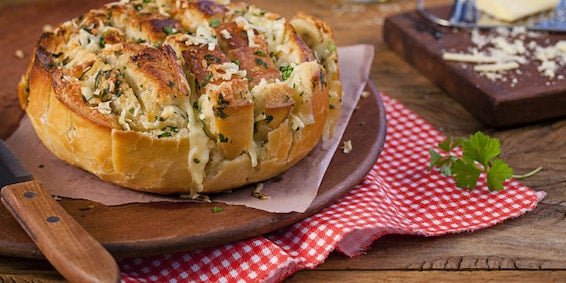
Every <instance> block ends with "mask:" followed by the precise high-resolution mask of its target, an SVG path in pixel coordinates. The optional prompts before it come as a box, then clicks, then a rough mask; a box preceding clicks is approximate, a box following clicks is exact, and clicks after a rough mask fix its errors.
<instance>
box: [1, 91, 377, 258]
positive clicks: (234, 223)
mask: <svg viewBox="0 0 566 283" xmlns="http://www.w3.org/2000/svg"><path fill="white" fill-rule="evenodd" d="M367 90H368V91H369V92H370V93H371V94H372V95H370V96H369V97H368V98H366V99H363V100H362V102H363V103H360V106H359V108H358V109H357V110H356V111H355V112H354V114H353V116H352V118H351V120H350V123H349V124H348V127H347V128H346V132H345V133H344V139H351V140H352V141H353V142H354V143H355V148H354V150H353V151H351V152H350V153H349V154H345V153H343V152H342V151H341V150H340V149H337V152H336V153H335V155H334V157H333V159H332V161H331V163H330V166H329V168H328V170H327V172H326V175H325V177H324V179H323V180H322V184H321V186H320V189H319V191H318V195H317V196H316V198H315V200H314V201H313V203H312V204H311V206H310V207H309V208H308V209H307V211H305V212H304V213H296V212H294V213H269V212H266V211H262V210H257V209H252V208H248V207H245V206H236V205H225V204H219V203H209V204H201V203H171V202H160V203H150V204H128V205H121V206H104V205H101V204H98V203H94V202H91V201H86V200H71V199H63V200H61V201H60V203H61V205H62V206H63V207H64V208H65V210H66V211H67V212H69V214H71V216H73V218H75V219H76V220H77V221H78V222H79V223H80V224H81V226H83V227H84V228H85V229H86V230H87V231H88V232H89V233H90V234H91V235H92V236H93V237H94V238H95V239H97V240H98V241H100V242H101V243H102V244H103V246H104V247H106V248H107V249H108V251H109V252H110V253H112V254H113V255H114V256H117V257H128V256H140V255H154V254H163V253H167V252H176V251H187V250H193V249H199V248H207V247H214V246H218V245H221V244H226V243H230V242H234V241H237V240H242V239H245V238H249V237H254V236H257V235H260V234H264V233H268V232H271V231H273V230H276V229H279V228H282V227H284V226H287V225H290V224H293V223H295V222H298V221H300V220H302V219H304V218H306V217H308V216H311V215H313V214H315V213H316V212H318V211H320V210H321V209H323V208H325V207H327V206H328V205H330V204H331V203H333V202H335V201H336V200H338V199H339V198H340V197H342V196H343V195H345V194H346V193H348V192H349V191H350V190H351V189H352V188H353V187H354V186H356V185H357V184H358V183H359V182H360V181H361V180H362V179H363V178H364V177H365V176H366V174H367V173H368V171H369V170H370V169H371V168H372V167H373V165H374V164H375V162H376V160H377V157H378V155H379V153H380V152H381V149H382V147H383V144H384V142H385V127H386V126H385V112H384V109H383V102H382V100H381V96H380V94H379V93H378V92H377V90H376V88H375V86H374V85H373V84H371V83H370V84H369V86H368V88H367ZM214 207H222V209H223V211H222V212H219V213H214V212H213V211H212V209H213V208H214ZM0 227H2V229H0V254H2V255H9V256H18V257H29V258H39V257H42V255H41V253H40V252H39V250H38V249H37V247H35V245H34V244H33V242H32V241H31V240H30V239H29V237H28V236H27V235H26V234H25V232H24V230H23V229H22V228H21V227H20V226H19V224H18V223H17V222H16V220H15V219H14V218H13V217H12V216H11V215H10V213H9V212H8V211H7V210H6V208H5V207H4V206H0Z"/></svg>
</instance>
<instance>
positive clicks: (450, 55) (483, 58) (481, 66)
mask: <svg viewBox="0 0 566 283" xmlns="http://www.w3.org/2000/svg"><path fill="white" fill-rule="evenodd" d="M543 36H544V33H540V32H532V31H527V29H526V28H525V27H515V28H512V29H509V28H497V29H496V30H495V31H494V32H490V33H485V34H483V33H481V32H480V31H479V30H477V29H476V30H473V31H472V32H471V41H472V43H473V44H474V45H473V46H470V47H468V49H467V50H466V51H462V50H459V51H452V50H445V51H443V53H442V58H443V59H444V60H447V61H456V62H462V63H472V64H477V65H475V66H474V67H473V70H474V71H476V72H479V73H480V74H481V75H483V76H485V77H487V78H488V79H490V80H493V81H496V80H501V81H509V82H510V83H511V85H512V86H515V85H517V83H518V82H519V81H520V80H519V79H516V78H515V77H510V78H509V76H513V75H518V76H520V75H522V74H523V71H521V68H522V67H523V65H528V64H536V70H537V71H538V72H539V74H540V75H541V76H543V77H545V78H547V79H548V80H562V79H564V75H563V74H559V73H558V72H559V70H562V69H561V67H560V66H564V65H565V64H566V51H565V50H566V41H565V40H562V41H559V42H557V43H555V44H552V43H550V42H548V41H545V42H544V43H539V42H537V41H535V39H537V38H542V37H543ZM543 44H546V46H543ZM462 68H464V69H467V68H468V65H465V64H463V65H462ZM511 70H515V73H514V74H513V73H509V71H511Z"/></svg>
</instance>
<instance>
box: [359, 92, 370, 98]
mask: <svg viewBox="0 0 566 283" xmlns="http://www.w3.org/2000/svg"><path fill="white" fill-rule="evenodd" d="M369 95H370V93H369V91H366V90H364V91H362V95H361V96H362V98H368V97H369Z"/></svg>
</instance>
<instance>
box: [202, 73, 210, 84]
mask: <svg viewBox="0 0 566 283" xmlns="http://www.w3.org/2000/svg"><path fill="white" fill-rule="evenodd" d="M210 79H212V73H209V74H208V75H206V78H204V81H203V82H202V86H206V85H207V84H208V81H210Z"/></svg>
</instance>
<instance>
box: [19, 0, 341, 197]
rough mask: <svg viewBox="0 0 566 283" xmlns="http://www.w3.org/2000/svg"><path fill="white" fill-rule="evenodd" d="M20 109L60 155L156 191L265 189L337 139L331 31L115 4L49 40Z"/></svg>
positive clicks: (207, 10)
mask: <svg viewBox="0 0 566 283" xmlns="http://www.w3.org/2000/svg"><path fill="white" fill-rule="evenodd" d="M19 96H20V103H21V106H22V108H23V109H25V111H26V112H27V114H28V116H29V119H30V121H31V123H32V125H33V127H34V129H35V131H36V132H37V134H38V136H39V138H40V139H41V140H42V142H43V143H44V144H45V145H46V146H47V147H48V148H49V150H51V151H52V152H53V153H54V154H55V155H56V156H57V157H58V158H60V159H62V160H64V161H66V162H67V163H69V164H71V165H74V166H78V167H80V168H83V169H84V170H86V171H88V172H91V173H92V174H95V175H96V176H98V177H100V178H101V179H103V180H106V181H109V182H112V183H115V184H118V185H121V186H124V187H128V188H132V189H135V190H140V191H147V192H155V193H162V194H168V193H190V194H191V195H192V196H197V195H198V194H199V193H207V192H219V191H223V190H228V189H232V188H237V187H240V186H242V185H245V184H249V183H254V182H259V181H262V180H266V179H268V178H271V177H273V176H276V175H278V174H280V173H281V172H283V171H285V170H287V169H288V168H289V167H291V166H293V165H294V164H296V163H297V162H298V161H300V160H301V159H302V158H304V157H305V156H306V155H307V154H308V153H309V152H310V151H311V149H312V148H313V147H314V146H315V144H316V143H317V142H318V141H319V140H320V139H321V138H322V139H327V138H329V137H331V136H332V135H333V132H334V127H335V125H336V123H337V120H338V117H339V115H340V102H341V96H342V89H341V84H340V81H339V71H338V58H337V53H336V48H335V45H334V42H333V39H332V33H331V31H330V28H329V27H328V26H327V25H326V24H325V23H324V22H322V21H320V20H318V19H316V18H313V17H311V16H308V15H305V14H299V15H297V16H296V17H295V18H293V19H292V20H289V21H288V20H286V19H285V18H284V17H282V16H280V15H277V14H275V13H270V12H267V11H265V10H262V9H259V8H257V7H254V6H251V5H247V4H245V3H218V2H212V1H187V0H136V1H122V2H116V3H110V4H107V5H105V6H103V7H101V8H100V9H95V10H91V11H90V12H88V13H85V14H83V15H80V16H78V17H77V18H75V19H73V20H70V21H67V22H65V23H63V24H62V25H60V26H59V27H58V28H57V29H55V30H54V31H53V32H51V33H44V34H43V35H42V37H41V39H40V40H39V42H38V44H37V47H36V50H35V54H34V56H33V58H32V61H31V64H30V66H29V68H28V71H27V73H26V74H25V75H24V76H23V78H22V80H21V83H20V86H19Z"/></svg>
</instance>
